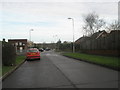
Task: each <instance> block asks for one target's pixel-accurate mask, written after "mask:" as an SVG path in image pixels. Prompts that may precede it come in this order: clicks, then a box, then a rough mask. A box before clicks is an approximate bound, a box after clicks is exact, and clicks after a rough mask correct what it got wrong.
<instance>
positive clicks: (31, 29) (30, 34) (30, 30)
mask: <svg viewBox="0 0 120 90" xmlns="http://www.w3.org/2000/svg"><path fill="white" fill-rule="evenodd" d="M31 31H33V29H30V30H29V40H30V41H31Z"/></svg>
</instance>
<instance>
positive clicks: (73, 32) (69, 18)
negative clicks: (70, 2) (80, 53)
mask: <svg viewBox="0 0 120 90" xmlns="http://www.w3.org/2000/svg"><path fill="white" fill-rule="evenodd" d="M68 19H71V20H72V23H73V53H74V52H75V42H74V19H73V18H68Z"/></svg>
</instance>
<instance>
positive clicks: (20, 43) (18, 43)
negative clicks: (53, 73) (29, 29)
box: [8, 39, 28, 54]
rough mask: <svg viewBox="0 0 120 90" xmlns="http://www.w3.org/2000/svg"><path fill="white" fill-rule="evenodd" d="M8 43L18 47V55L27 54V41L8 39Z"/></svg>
mask: <svg viewBox="0 0 120 90" xmlns="http://www.w3.org/2000/svg"><path fill="white" fill-rule="evenodd" d="M8 42H9V43H11V44H12V45H14V46H15V47H16V53H17V54H18V53H25V52H26V50H27V47H28V46H27V39H8Z"/></svg>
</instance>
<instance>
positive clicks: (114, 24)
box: [106, 20, 120, 31]
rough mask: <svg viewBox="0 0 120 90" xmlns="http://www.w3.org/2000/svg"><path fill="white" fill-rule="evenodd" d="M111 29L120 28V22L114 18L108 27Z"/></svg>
mask: <svg viewBox="0 0 120 90" xmlns="http://www.w3.org/2000/svg"><path fill="white" fill-rule="evenodd" d="M106 28H107V29H108V30H109V31H111V30H120V22H118V21H117V20H114V21H113V22H112V23H111V24H109V25H108V26H107V27H106Z"/></svg>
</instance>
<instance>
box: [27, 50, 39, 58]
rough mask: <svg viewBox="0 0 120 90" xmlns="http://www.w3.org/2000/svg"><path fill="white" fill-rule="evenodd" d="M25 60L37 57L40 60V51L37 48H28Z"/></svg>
mask: <svg viewBox="0 0 120 90" xmlns="http://www.w3.org/2000/svg"><path fill="white" fill-rule="evenodd" d="M26 59H27V60H34V59H39V60H40V51H39V50H38V49H37V48H30V49H28V50H27V54H26Z"/></svg>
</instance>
